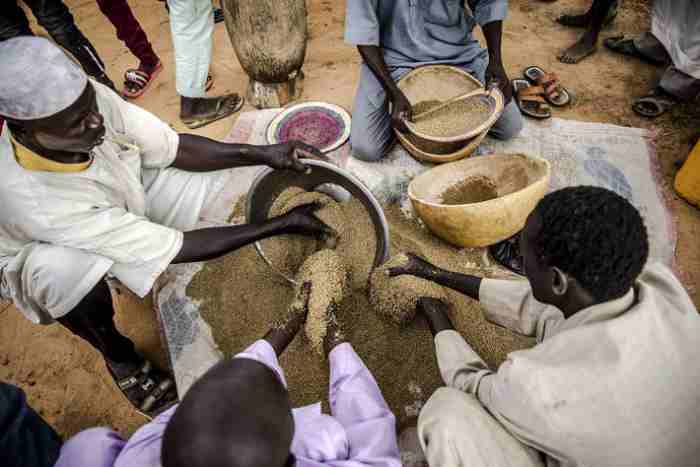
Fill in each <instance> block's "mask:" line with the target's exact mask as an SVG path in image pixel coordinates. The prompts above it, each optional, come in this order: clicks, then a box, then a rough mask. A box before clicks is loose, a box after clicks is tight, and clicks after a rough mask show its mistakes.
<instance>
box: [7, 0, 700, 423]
mask: <svg viewBox="0 0 700 467" xmlns="http://www.w3.org/2000/svg"><path fill="white" fill-rule="evenodd" d="M66 3H67V4H68V5H69V6H70V7H71V8H72V11H73V13H74V15H75V17H76V19H77V22H78V24H79V25H80V27H81V29H82V30H83V32H84V33H85V34H86V35H87V36H88V37H89V38H90V39H91V40H92V41H93V43H94V44H95V46H96V47H97V49H98V50H99V52H100V54H101V55H102V58H103V59H104V60H105V62H106V63H107V65H108V70H109V74H110V76H112V78H113V79H114V80H115V81H116V82H118V81H120V79H119V77H120V76H121V74H122V73H123V72H124V70H125V69H126V68H128V67H130V66H133V65H135V60H134V58H133V57H132V56H131V55H130V53H129V51H128V50H127V49H126V48H124V46H123V45H122V44H121V42H119V41H118V40H117V38H116V37H115V34H114V30H113V28H112V26H111V25H110V24H109V23H108V22H107V20H106V19H105V18H104V17H103V16H102V14H101V13H100V12H99V10H98V9H97V6H96V4H95V2H94V1H93V0H66ZM130 3H131V4H132V6H133V7H134V10H135V13H136V15H137V16H138V17H139V18H140V19H141V21H142V25H143V26H144V28H145V29H146V31H147V33H148V34H149V37H150V38H151V40H152V42H153V44H154V46H155V49H156V51H157V52H158V53H159V54H160V56H161V59H162V60H163V62H164V64H165V70H164V72H163V73H162V74H161V76H160V77H159V78H158V81H157V82H156V83H155V85H154V87H153V88H152V89H151V90H150V91H149V93H148V94H147V95H146V96H144V97H143V98H141V99H140V100H139V101H137V103H138V104H139V105H142V106H143V107H145V108H146V109H148V110H150V111H152V112H154V113H155V114H157V115H158V116H160V117H161V118H163V119H164V120H166V121H168V122H169V123H171V124H172V125H173V126H174V127H175V128H176V129H178V130H183V129H184V128H183V126H182V125H181V123H180V122H179V120H178V118H177V116H178V110H179V108H178V107H179V99H178V97H177V95H176V93H175V89H174V65H173V51H172V46H171V39H170V29H169V25H168V18H167V15H166V12H165V9H164V8H163V4H162V3H160V2H157V1H154V0H140V1H137V0H132V1H131V2H130ZM589 3H590V2H589V1H588V0H586V1H584V0H560V1H559V2H557V3H544V2H539V1H536V0H513V1H511V6H510V18H509V20H508V22H507V23H506V28H505V33H504V39H503V48H504V62H505V64H506V67H507V68H508V70H509V72H510V73H511V76H513V77H514V76H517V75H519V74H520V73H521V70H522V69H523V68H524V67H525V66H527V65H532V64H538V65H540V66H543V67H545V68H547V69H552V70H554V71H556V72H557V73H558V74H559V75H560V76H561V78H562V80H563V82H564V83H565V85H567V86H568V87H569V89H571V90H574V91H575V92H576V94H577V95H578V101H577V104H576V105H574V106H573V107H571V108H569V109H566V110H564V111H559V112H557V113H556V115H557V116H559V117H563V118H570V119H578V120H585V121H597V122H608V123H614V124H618V125H627V126H635V127H642V128H647V129H650V130H653V131H655V132H656V133H657V134H658V143H657V150H658V154H659V159H660V162H661V167H662V173H663V175H664V181H665V183H667V184H671V183H672V177H673V175H674V173H675V170H676V164H677V163H678V162H679V161H682V160H683V158H684V157H685V156H686V155H687V153H688V151H689V149H690V144H691V140H692V138H693V136H694V135H696V134H697V131H698V128H700V125H699V123H700V114H699V113H698V110H697V109H692V108H691V106H690V105H689V106H686V108H679V109H677V110H674V111H673V112H671V113H670V114H668V115H665V116H663V117H662V118H660V119H657V120H655V121H650V120H646V119H643V118H641V117H637V116H636V115H635V114H634V113H633V112H632V111H631V110H630V104H631V102H632V100H633V98H634V97H635V96H638V95H641V94H643V93H644V92H646V90H647V89H648V88H649V87H650V85H651V84H652V83H653V80H654V78H655V76H656V74H657V70H655V69H654V68H652V67H650V66H647V65H645V64H642V63H640V62H637V61H635V60H633V59H625V58H623V57H620V56H617V55H614V54H612V53H609V52H608V51H607V50H605V49H603V48H601V50H600V52H599V53H598V54H596V55H595V56H594V57H591V58H589V59H587V60H585V61H584V62H582V63H581V64H579V65H575V66H572V65H563V64H560V63H559V62H558V61H557V60H556V58H555V56H556V54H557V53H558V52H559V51H560V50H561V49H562V48H563V47H565V46H568V45H569V44H571V43H572V42H573V41H574V40H575V39H576V38H577V36H578V34H579V32H578V31H575V30H571V29H567V28H564V27H562V26H559V25H557V24H556V23H554V21H553V19H554V18H555V17H556V15H557V14H558V13H560V12H562V11H563V10H568V9H572V8H573V9H583V8H585V7H587V6H588V4H589ZM308 5H309V24H310V42H309V47H308V51H307V59H306V64H305V66H304V70H305V73H306V77H307V79H306V83H305V93H304V98H305V99H319V100H326V101H331V102H335V103H337V104H340V105H344V106H346V107H347V108H351V107H352V99H353V95H354V91H355V86H356V82H357V76H358V64H359V57H358V55H357V53H356V52H355V50H354V49H353V48H352V47H350V46H347V45H345V44H344V43H343V42H342V35H343V22H344V18H343V17H344V2H335V1H333V0H308ZM648 24H649V20H648V6H647V3H646V2H644V1H640V0H623V2H622V8H621V11H620V15H619V16H618V19H617V21H616V22H615V24H614V26H613V27H611V28H609V29H607V30H605V31H604V32H603V36H604V37H606V36H610V35H615V34H618V33H628V34H634V33H639V32H642V31H643V30H644V29H646V28H647V27H648ZM35 30H36V31H37V32H39V33H41V28H39V27H35ZM212 72H213V74H214V77H215V80H216V83H215V86H214V90H213V91H214V92H216V93H223V92H228V91H237V92H244V90H245V85H246V81H247V79H246V76H245V74H244V72H243V70H242V69H241V68H240V65H239V64H238V61H237V60H236V58H235V55H234V54H233V50H232V47H231V45H230V42H229V38H228V35H227V33H226V30H225V27H224V26H223V25H222V24H220V25H217V28H216V33H215V51H214V59H213V65H212ZM696 107H697V106H696ZM233 123H234V118H230V119H226V120H223V121H221V122H218V123H216V124H214V125H211V126H209V127H206V128H204V129H202V130H200V131H198V132H197V133H199V134H203V135H207V136H210V137H213V138H222V137H224V136H225V135H226V134H227V133H228V131H229V129H230V128H231V125H232V124H233ZM670 205H671V209H672V212H673V214H674V217H675V218H676V221H677V225H678V251H679V252H680V253H679V254H678V255H677V259H678V264H679V267H680V269H681V271H682V273H683V276H684V282H685V284H686V286H687V287H688V288H689V291H690V293H691V296H692V298H693V300H694V302H695V304H696V305H700V292H699V291H698V289H697V288H696V287H694V285H695V284H698V282H700V267H699V263H700V243H699V242H698V241H697V238H698V236H699V235H700V211H698V210H697V209H694V208H692V207H690V206H689V205H688V204H686V203H685V202H684V201H682V200H680V199H679V198H675V197H674V198H673V199H671V201H670ZM119 299H120V301H121V300H124V301H125V302H126V303H125V304H124V306H120V308H123V309H124V311H123V312H121V313H120V314H119V320H118V324H119V325H120V326H121V327H122V329H123V330H124V332H125V333H127V334H128V335H130V336H132V337H133V338H134V340H135V341H136V342H137V345H138V346H139V347H140V348H141V349H143V350H144V351H145V352H146V353H147V354H148V355H151V356H153V357H154V358H157V359H158V360H159V361H161V362H163V361H164V355H163V351H162V348H161V347H160V344H159V335H158V329H157V323H156V319H155V315H154V313H153V312H152V311H151V308H150V304H148V303H146V304H142V303H139V302H138V301H135V300H134V299H133V298H132V297H130V296H129V294H127V293H123V294H121V295H120V296H119ZM0 341H1V342H2V343H3V344H2V346H1V347H0V380H2V381H7V382H11V383H14V384H17V385H20V386H21V387H23V388H24V389H25V390H26V391H27V393H28V396H29V400H30V402H31V403H32V405H33V406H34V407H35V408H37V410H39V412H40V413H42V414H43V415H44V416H45V417H46V419H47V420H48V421H49V422H50V423H51V424H53V425H54V426H55V427H56V429H57V430H58V431H59V432H60V433H61V434H63V435H65V436H69V435H72V434H74V433H76V432H77V431H79V430H81V429H84V428H88V427H91V426H95V425H109V426H113V427H114V428H116V429H117V430H118V431H120V432H121V433H123V434H125V435H128V434H130V433H132V432H133V431H134V430H135V429H137V428H138V427H139V426H140V425H142V424H143V422H144V420H143V418H142V417H141V416H139V415H138V414H137V413H136V412H135V411H133V410H132V409H131V408H130V406H129V405H128V404H127V403H126V402H125V401H124V400H123V399H122V398H121V395H120V394H119V392H118V391H117V390H116V389H115V387H114V385H113V384H112V382H111V379H110V377H109V375H108V374H107V372H106V371H105V368H104V365H103V363H102V361H101V359H100V358H99V357H98V355H97V354H96V353H95V352H94V351H92V350H91V349H90V348H89V347H88V346H87V345H86V344H84V343H83V342H81V341H80V340H79V339H77V338H75V337H72V336H71V335H70V334H69V333H68V332H66V331H65V330H63V329H62V328H60V327H59V326H48V327H40V326H36V325H32V324H31V323H29V322H28V321H26V320H25V319H24V318H23V317H22V316H21V315H20V314H19V313H18V312H17V311H16V310H15V309H14V308H13V307H11V306H4V305H0Z"/></svg>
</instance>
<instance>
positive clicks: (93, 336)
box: [19, 244, 177, 416]
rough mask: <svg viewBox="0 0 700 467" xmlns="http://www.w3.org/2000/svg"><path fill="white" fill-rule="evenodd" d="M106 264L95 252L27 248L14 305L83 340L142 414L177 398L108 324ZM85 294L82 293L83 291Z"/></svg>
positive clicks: (164, 376) (169, 382)
mask: <svg viewBox="0 0 700 467" xmlns="http://www.w3.org/2000/svg"><path fill="white" fill-rule="evenodd" d="M109 264H110V263H109V262H107V261H106V260H104V258H101V257H99V256H97V255H94V254H90V253H87V252H83V251H81V250H76V249H73V248H66V247H61V246H53V245H47V244H38V245H36V246H33V247H31V248H30V249H29V253H28V254H27V256H26V259H25V262H24V265H23V268H22V272H21V275H22V289H23V291H22V294H23V296H22V297H21V299H20V301H21V302H23V304H22V303H20V304H19V306H20V308H22V307H30V308H33V309H40V310H41V311H40V313H41V316H42V317H43V319H42V321H43V322H45V323H50V322H51V321H52V320H55V321H57V322H58V323H60V324H61V325H62V326H64V327H65V328H67V329H68V330H70V331H71V332H72V333H73V334H75V335H77V336H79V337H81V338H82V339H84V340H85V341H87V342H88V343H89V344H90V345H91V346H92V347H93V348H95V349H96V350H97V351H98V352H99V353H100V354H101V355H102V357H103V358H104V360H105V364H106V366H107V369H108V370H109V372H110V374H111V375H112V377H113V378H114V380H115V382H116V383H117V385H118V386H119V389H120V390H121V391H122V392H123V393H124V395H125V396H126V397H127V398H128V399H129V401H130V402H131V403H132V404H133V405H134V406H135V407H136V408H137V409H138V410H140V411H141V412H142V413H144V414H145V415H147V416H153V415H156V414H158V413H160V412H162V411H163V410H165V409H166V408H168V407H169V406H171V405H172V404H173V403H174V402H176V400H177V393H176V391H175V383H174V380H173V378H172V375H170V374H169V373H166V372H163V371H160V370H158V369H156V368H153V366H152V364H151V363H150V362H149V361H147V360H146V359H144V358H143V357H142V356H140V355H139V354H138V353H137V352H136V350H135V348H134V344H133V342H131V340H129V339H128V338H127V337H125V336H124V335H122V334H121V333H120V332H119V331H118V330H117V327H116V325H115V323H114V306H113V303H112V296H111V293H110V289H109V285H108V284H107V282H106V280H105V279H104V274H105V273H106V269H108V268H109ZM85 292H87V293H85Z"/></svg>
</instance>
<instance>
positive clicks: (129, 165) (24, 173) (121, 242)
mask: <svg viewBox="0 0 700 467" xmlns="http://www.w3.org/2000/svg"><path fill="white" fill-rule="evenodd" d="M91 83H92V85H93V86H94V88H95V90H96V93H97V103H98V107H99V111H100V113H101V114H102V116H103V117H104V122H105V127H106V129H107V133H106V137H107V139H108V141H105V142H104V143H103V144H102V145H100V146H99V147H97V148H95V149H94V150H93V156H94V157H93V162H92V164H91V165H90V167H89V168H88V169H86V170H84V171H81V172H70V173H57V172H42V171H31V170H27V169H25V168H23V167H22V166H20V165H19V163H18V162H17V160H16V158H15V155H14V149H13V146H12V144H11V140H10V135H9V129H8V128H7V127H6V128H5V129H4V131H3V133H2V135H0V173H2V179H3V181H2V184H0V284H1V287H0V293H1V294H2V296H4V298H11V299H12V300H13V301H14V302H15V305H16V306H17V307H18V308H19V309H20V310H21V311H22V312H23V313H24V314H25V315H26V317H27V318H29V319H30V320H32V321H34V322H37V323H50V322H52V321H53V319H55V318H59V317H61V316H63V315H65V314H66V313H68V312H69V311H71V309H73V308H74V307H75V305H77V304H78V303H79V302H80V300H82V298H84V297H85V295H87V293H88V292H89V291H90V290H92V288H93V287H94V286H95V285H96V284H97V282H99V281H100V280H101V279H102V278H103V277H104V276H105V275H106V274H110V275H112V276H114V277H116V278H117V279H119V280H120V281H121V282H122V283H123V284H124V285H126V286H127V287H128V288H129V289H131V290H132V291H133V292H134V293H136V294H138V295H139V296H144V295H145V294H146V293H148V291H149V290H150V289H151V287H152V286H153V283H154V281H155V280H156V278H157V277H158V276H159V275H160V274H161V273H162V272H163V271H164V270H165V268H166V267H167V266H168V265H169V264H170V263H171V261H172V260H173V258H174V257H175V256H176V255H177V254H178V252H179V251H180V249H181V247H182V238H183V234H182V231H185V230H190V229H192V228H193V227H194V225H195V223H196V221H197V220H198V218H199V213H200V211H201V208H202V205H203V204H204V201H205V198H206V194H207V190H208V184H207V180H208V178H207V176H206V174H195V173H189V172H184V171H180V170H177V169H173V168H168V167H169V166H170V165H171V164H172V162H173V161H174V159H175V156H176V154H177V148H178V143H179V136H178V134H177V133H176V132H175V131H174V130H173V129H171V128H170V127H169V126H168V125H167V124H166V123H164V122H163V121H161V120H160V119H158V118H157V117H155V116H154V115H152V114H151V113H149V112H147V111H146V110H143V109H141V108H139V107H137V106H135V105H132V104H129V103H127V102H125V101H123V100H122V99H121V98H119V96H117V95H116V94H115V93H114V92H112V91H111V90H109V89H108V88H106V87H105V86H103V85H101V84H99V83H96V82H94V81H91ZM110 140H112V141H110ZM113 140H118V141H120V142H119V143H116V142H113Z"/></svg>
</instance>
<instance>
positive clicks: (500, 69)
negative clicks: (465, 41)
mask: <svg viewBox="0 0 700 467" xmlns="http://www.w3.org/2000/svg"><path fill="white" fill-rule="evenodd" d="M481 29H482V30H483V31H484V37H485V38H486V46H487V48H488V51H489V66H488V67H487V68H486V80H485V81H486V86H487V87H488V86H489V85H490V84H491V83H493V82H494V81H495V82H496V83H497V84H498V88H499V89H500V90H501V92H502V93H503V97H504V98H505V101H504V102H505V104H506V105H507V104H508V103H509V102H510V101H511V99H512V98H513V87H512V86H511V85H510V79H509V78H508V74H507V73H506V70H505V67H504V66H503V61H502V58H501V37H502V36H503V21H492V22H490V23H488V24H485V25H484V26H483V27H482V28H481Z"/></svg>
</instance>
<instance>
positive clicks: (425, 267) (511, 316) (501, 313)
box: [387, 253, 563, 340]
mask: <svg viewBox="0 0 700 467" xmlns="http://www.w3.org/2000/svg"><path fill="white" fill-rule="evenodd" d="M407 256H408V258H409V259H408V262H407V263H406V264H404V265H402V266H398V267H394V268H390V269H389V270H388V271H387V273H388V274H389V275H390V276H400V275H402V274H408V275H412V276H415V277H420V278H421V279H426V280H429V281H432V282H435V283H437V284H440V285H442V286H444V287H448V288H450V289H452V290H455V291H457V292H460V293H463V294H464V295H467V296H468V297H470V298H472V299H474V300H478V301H479V302H480V303H481V305H483V307H484V315H485V316H486V318H487V319H488V320H489V321H492V322H494V323H495V324H498V325H500V326H504V327H507V328H509V329H511V330H512V331H515V332H517V333H519V334H522V335H525V336H537V338H538V339H539V340H541V339H542V338H543V337H544V334H545V331H546V329H548V325H549V324H550V323H551V322H552V321H553V320H559V319H563V315H562V314H561V312H559V310H557V309H556V308H554V307H551V306H548V305H545V304H543V303H540V302H538V301H537V300H535V298H534V297H533V296H532V290H531V289H530V285H529V284H528V283H527V282H526V281H511V280H497V279H482V278H481V277H477V276H472V275H469V274H460V273H457V272H452V271H446V270H444V269H441V268H439V267H437V266H434V265H433V264H430V263H429V262H428V261H426V260H424V259H422V258H420V257H418V256H416V255H414V254H411V253H409V254H407Z"/></svg>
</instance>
